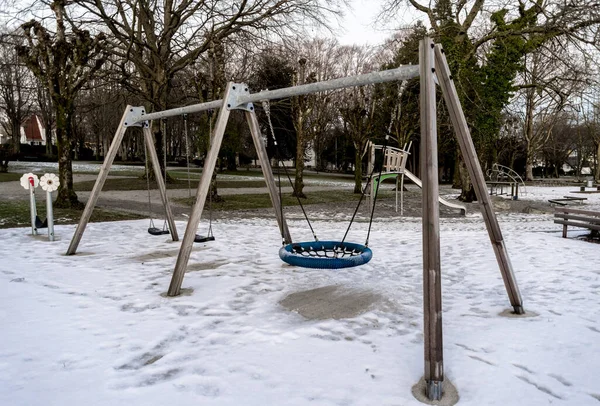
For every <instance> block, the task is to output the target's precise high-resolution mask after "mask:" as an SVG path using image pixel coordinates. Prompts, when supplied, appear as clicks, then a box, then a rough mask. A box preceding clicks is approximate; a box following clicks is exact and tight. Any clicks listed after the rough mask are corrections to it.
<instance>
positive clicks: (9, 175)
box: [0, 172, 23, 182]
mask: <svg viewBox="0 0 600 406" xmlns="http://www.w3.org/2000/svg"><path fill="white" fill-rule="evenodd" d="M21 176H23V174H22V173H14V172H2V173H0V182H13V181H19V180H20V179H21Z"/></svg>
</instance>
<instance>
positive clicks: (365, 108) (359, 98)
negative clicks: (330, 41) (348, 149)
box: [339, 46, 379, 193]
mask: <svg viewBox="0 0 600 406" xmlns="http://www.w3.org/2000/svg"><path fill="white" fill-rule="evenodd" d="M372 56H373V54H372V53H371V52H369V50H368V49H367V48H366V47H359V46H346V47H343V49H342V51H341V52H340V58H339V59H340V70H341V72H340V73H341V76H349V75H359V74H362V73H367V72H371V71H373V70H374V66H373V62H372ZM373 92H374V86H372V85H371V86H360V87H354V88H349V89H345V90H344V91H343V92H342V100H341V101H340V114H341V116H342V119H343V120H344V123H345V124H346V126H347V128H348V130H349V133H350V138H351V139H352V143H353V145H354V149H355V152H354V193H361V192H362V154H363V150H364V148H365V145H366V143H367V141H368V140H369V137H371V136H372V132H373V128H374V126H375V114H376V111H377V107H378V104H379V101H378V100H376V98H375V97H374V94H373Z"/></svg>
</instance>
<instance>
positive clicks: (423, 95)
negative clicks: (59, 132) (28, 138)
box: [67, 38, 524, 400]
mask: <svg viewBox="0 0 600 406" xmlns="http://www.w3.org/2000/svg"><path fill="white" fill-rule="evenodd" d="M417 77H419V78H420V89H421V91H420V113H421V152H420V153H421V159H420V163H421V174H422V189H423V197H422V199H423V200H422V201H423V214H422V216H423V217H422V218H423V223H422V230H423V307H424V341H425V351H424V352H425V357H424V358H425V368H424V380H425V382H426V390H425V391H426V396H427V397H428V398H429V399H431V400H439V399H441V398H442V394H443V392H442V384H443V381H444V365H443V334H442V292H441V266H440V264H441V260H440V233H439V191H438V188H439V185H438V172H437V168H438V165H437V122H436V83H438V84H439V86H440V88H441V91H442V95H443V97H444V100H445V102H446V105H447V108H448V113H449V115H450V118H451V120H452V124H453V128H454V130H455V132H456V136H457V139H458V144H459V146H460V149H461V152H462V155H463V157H464V160H465V164H466V167H467V170H468V172H469V175H470V177H471V180H472V182H473V186H474V188H475V193H476V195H477V199H478V201H479V202H480V208H481V211H482V214H483V219H484V221H485V225H486V228H487V230H488V235H489V238H490V241H491V243H492V247H493V249H494V253H495V255H496V259H497V262H498V265H499V268H500V271H501V274H502V277H503V280H504V284H505V288H506V290H507V293H508V296H509V300H510V303H511V305H512V307H513V309H514V313H516V314H523V313H524V310H523V302H522V299H521V294H520V292H519V289H518V286H517V282H516V279H515V277H514V273H513V269H512V265H511V262H510V259H509V257H508V253H507V251H506V246H505V243H504V239H503V237H502V232H501V230H500V226H499V224H498V221H497V219H496V215H495V213H494V210H493V207H492V204H491V201H490V198H489V196H488V194H487V187H486V183H485V179H484V175H483V172H482V170H481V166H480V164H479V161H478V159H477V155H476V151H475V147H474V145H473V142H472V139H471V136H470V132H469V128H468V126H467V122H466V120H465V116H464V114H463V112H462V109H461V105H460V101H459V98H458V95H457V93H456V88H455V86H454V83H453V81H452V77H451V74H450V70H449V68H448V65H447V61H446V58H445V55H444V51H443V49H442V47H441V46H440V45H434V43H433V42H432V41H431V40H430V39H429V38H425V39H423V40H422V41H421V43H420V48H419V65H410V66H401V67H399V68H396V69H391V70H387V71H379V72H373V73H368V74H363V75H358V76H352V77H345V78H340V79H334V80H330V81H325V82H317V83H310V84H306V85H300V86H294V87H290V88H283V89H278V90H273V91H262V92H258V93H250V92H249V90H248V87H247V86H246V85H245V84H243V83H229V84H228V86H227V88H226V90H225V93H224V96H223V99H221V100H215V101H211V102H207V103H201V104H196V105H193V106H187V107H182V108H177V109H172V110H166V111H162V112H155V113H152V114H145V110H144V108H143V107H132V106H128V107H127V109H126V111H125V113H124V115H123V118H122V120H121V123H120V125H119V127H118V129H117V132H116V134H115V137H114V138H113V141H112V143H111V146H110V149H109V152H108V154H107V157H106V159H105V161H104V163H103V165H102V168H101V170H100V174H99V176H98V179H97V181H96V184H95V185H94V188H93V190H92V193H91V195H90V198H89V199H88V201H87V204H86V208H85V210H84V213H83V215H82V217H81V220H80V222H79V224H78V226H77V229H76V231H75V234H74V235H73V239H72V241H71V244H70V245H69V248H68V250H67V255H72V254H75V253H76V251H77V247H78V245H79V242H80V241H81V238H82V236H83V233H84V231H85V227H86V226H87V223H88V221H89V218H90V216H91V212H92V211H93V208H94V206H95V204H96V201H97V199H98V196H99V193H100V191H101V189H102V186H103V184H104V181H105V180H106V176H107V175H108V171H109V169H110V166H111V165H112V162H113V160H114V157H115V155H116V152H117V150H118V148H119V146H120V144H121V142H122V140H123V136H124V134H125V131H126V129H127V128H128V127H132V126H137V127H142V128H143V131H144V136H145V141H146V145H147V147H148V151H149V152H150V156H151V158H152V160H153V166H154V170H155V172H156V171H158V173H156V175H157V182H158V187H159V189H160V192H161V197H162V201H163V205H164V206H165V213H166V216H167V221H168V222H169V226H170V229H171V231H172V233H171V235H172V237H173V239H174V241H175V240H176V236H177V233H176V228H175V224H174V222H173V218H172V214H171V213H170V208H169V204H168V199H167V195H166V190H165V185H164V182H162V179H161V177H160V175H161V174H160V168H159V165H158V159H157V157H156V151H155V149H154V144H153V136H152V133H151V131H150V126H149V121H150V120H156V119H161V118H165V117H170V116H177V115H182V114H191V113H196V112H201V111H206V110H209V109H219V115H218V118H217V121H216V126H215V129H214V134H213V135H212V144H211V147H210V150H209V152H208V154H207V157H206V160H205V164H204V168H203V171H202V176H201V179H200V183H199V186H198V189H197V193H196V201H195V204H194V207H193V209H192V213H191V215H190V218H189V221H188V224H187V227H186V230H185V234H184V237H183V241H182V243H181V248H180V250H179V254H178V257H177V262H176V264H175V269H174V271H173V277H172V279H171V284H170V286H169V290H168V295H169V296H177V295H178V294H179V292H180V289H181V284H182V282H183V278H184V275H185V271H186V268H187V264H188V261H189V258H190V255H191V251H192V247H193V244H194V238H195V235H196V230H197V227H198V224H199V222H200V219H201V216H202V211H203V209H204V205H205V202H206V198H207V195H208V191H209V186H210V182H211V177H212V175H213V171H214V170H215V165H216V161H217V156H218V153H219V149H220V147H221V143H222V140H223V136H224V133H225V128H226V125H227V122H228V119H229V115H230V113H231V111H233V110H241V111H243V112H244V114H245V118H246V120H247V122H248V125H249V127H250V133H251V135H252V139H253V141H254V145H255V148H256V151H257V154H258V158H259V161H260V164H261V168H262V172H263V175H264V177H265V181H266V183H267V186H268V190H269V195H270V197H271V201H272V203H273V208H274V212H275V216H276V218H277V222H278V224H279V227H280V230H281V233H282V235H283V240H284V243H286V244H290V243H291V242H292V238H291V235H290V232H289V229H288V227H287V223H286V220H285V217H284V215H283V212H282V210H281V202H280V199H279V196H278V194H277V190H276V184H275V181H274V178H273V173H272V170H271V167H270V164H269V160H268V157H267V154H266V148H265V145H264V141H263V137H262V135H261V133H260V127H259V123H258V119H257V117H256V113H255V111H254V105H253V104H252V103H254V102H259V101H263V100H272V99H278V98H285V97H293V96H299V95H305V94H310V93H315V92H322V91H326V90H334V89H341V88H346V87H353V86H363V85H369V84H375V83H383V82H391V81H403V80H409V79H412V78H417ZM436 79H437V80H436ZM399 266H400V265H399Z"/></svg>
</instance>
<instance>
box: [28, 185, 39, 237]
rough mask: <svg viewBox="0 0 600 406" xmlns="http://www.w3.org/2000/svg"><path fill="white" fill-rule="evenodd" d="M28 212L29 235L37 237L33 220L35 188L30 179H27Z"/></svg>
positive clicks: (34, 213) (35, 215) (35, 209)
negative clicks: (29, 222)
mask: <svg viewBox="0 0 600 406" xmlns="http://www.w3.org/2000/svg"><path fill="white" fill-rule="evenodd" d="M29 206H30V208H29V212H30V214H31V235H38V230H37V227H36V226H35V219H36V217H37V208H36V207H35V186H34V180H33V178H32V177H30V178H29Z"/></svg>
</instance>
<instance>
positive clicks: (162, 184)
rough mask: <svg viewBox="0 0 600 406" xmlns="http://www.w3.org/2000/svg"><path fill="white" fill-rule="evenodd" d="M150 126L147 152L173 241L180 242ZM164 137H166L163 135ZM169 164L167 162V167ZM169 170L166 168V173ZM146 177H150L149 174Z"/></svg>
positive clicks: (146, 135)
mask: <svg viewBox="0 0 600 406" xmlns="http://www.w3.org/2000/svg"><path fill="white" fill-rule="evenodd" d="M150 127H151V126H150V125H148V126H144V128H143V130H142V131H143V132H144V139H145V141H146V147H147V148H146V150H147V151H148V154H149V155H150V160H151V161H152V168H153V170H154V177H155V178H156V184H157V185H158V190H159V192H160V199H161V200H162V204H163V207H164V208H165V216H166V219H167V223H168V224H169V231H170V232H171V238H172V239H173V241H179V235H178V234H177V226H176V225H175V219H174V218H173V211H172V210H171V205H170V204H169V198H168V197H167V188H166V186H165V180H164V179H163V175H162V173H161V172H160V161H159V160H158V154H157V153H156V149H155V148H154V135H152V130H151V129H150ZM163 136H164V135H163ZM166 165H167V163H166V162H165V166H166ZM166 171H167V168H166V167H165V172H166ZM146 176H150V174H149V173H147V174H146Z"/></svg>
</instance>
